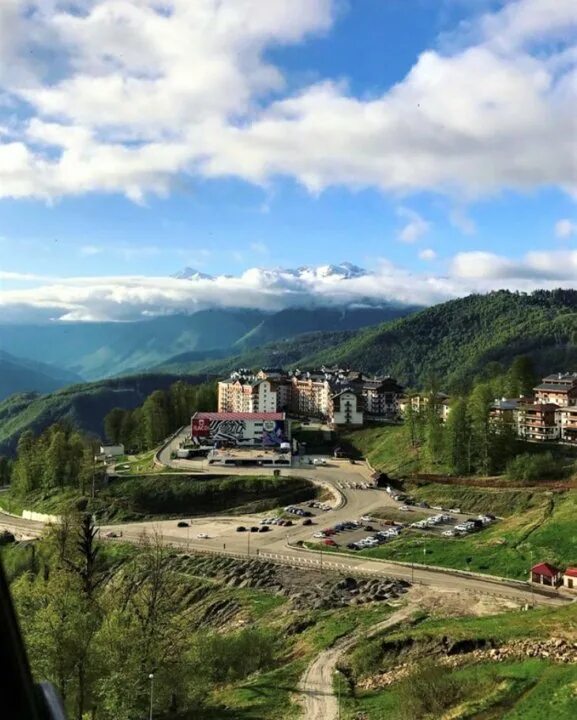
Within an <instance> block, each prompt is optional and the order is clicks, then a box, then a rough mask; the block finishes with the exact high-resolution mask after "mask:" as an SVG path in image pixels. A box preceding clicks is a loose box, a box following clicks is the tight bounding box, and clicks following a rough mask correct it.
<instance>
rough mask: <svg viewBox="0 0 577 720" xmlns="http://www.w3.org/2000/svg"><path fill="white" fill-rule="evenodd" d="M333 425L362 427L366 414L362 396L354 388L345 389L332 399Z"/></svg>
mask: <svg viewBox="0 0 577 720" xmlns="http://www.w3.org/2000/svg"><path fill="white" fill-rule="evenodd" d="M331 402H332V407H331V416H332V423H333V425H344V426H347V425H362V424H363V422H364V414H363V410H362V396H361V395H360V394H359V393H358V392H357V391H355V390H353V389H352V388H345V389H344V390H341V391H340V392H338V393H336V395H333V396H332V398H331Z"/></svg>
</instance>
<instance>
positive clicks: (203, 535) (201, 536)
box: [196, 533, 208, 540]
mask: <svg viewBox="0 0 577 720" xmlns="http://www.w3.org/2000/svg"><path fill="white" fill-rule="evenodd" d="M196 537H197V538H198V539H199V540H207V539H208V533H198V535H197V536H196Z"/></svg>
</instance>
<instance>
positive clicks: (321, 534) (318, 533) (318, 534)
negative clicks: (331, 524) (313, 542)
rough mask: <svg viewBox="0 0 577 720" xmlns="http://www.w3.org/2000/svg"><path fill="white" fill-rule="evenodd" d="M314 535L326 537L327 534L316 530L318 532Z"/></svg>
mask: <svg viewBox="0 0 577 720" xmlns="http://www.w3.org/2000/svg"><path fill="white" fill-rule="evenodd" d="M313 537H315V538H324V537H326V535H325V534H324V532H316V533H315V534H314V535H313Z"/></svg>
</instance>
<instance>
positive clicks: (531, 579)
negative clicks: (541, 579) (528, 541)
mask: <svg viewBox="0 0 577 720" xmlns="http://www.w3.org/2000/svg"><path fill="white" fill-rule="evenodd" d="M529 556H530V557H531V567H530V569H529V587H530V588H531V607H533V551H532V550H529Z"/></svg>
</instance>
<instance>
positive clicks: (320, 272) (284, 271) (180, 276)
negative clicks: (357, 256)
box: [171, 262, 371, 283]
mask: <svg viewBox="0 0 577 720" xmlns="http://www.w3.org/2000/svg"><path fill="white" fill-rule="evenodd" d="M247 274H250V275H255V276H256V275H258V276H261V277H266V279H267V280H268V281H269V282H273V283H274V281H275V280H282V278H286V277H290V278H295V279H298V280H304V281H311V280H319V279H333V278H334V279H335V280H350V279H352V278H359V277H365V276H367V275H370V274H371V273H370V272H369V271H368V270H365V269H364V268H362V267H359V266H358V265H354V264H353V263H350V262H342V263H339V264H338V265H317V266H312V265H301V266H300V267H297V268H272V269H268V268H267V269H264V268H251V269H249V270H245V272H244V273H243V275H244V276H246V275H247ZM171 277H173V278H176V279H177V280H214V279H215V278H214V277H213V276H212V275H207V274H206V273H203V272H200V271H199V270H195V269H194V268H190V267H186V268H184V269H183V270H180V271H179V272H177V273H175V274H174V275H172V276H171ZM222 277H227V278H231V277H232V276H231V275H226V276H222Z"/></svg>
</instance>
